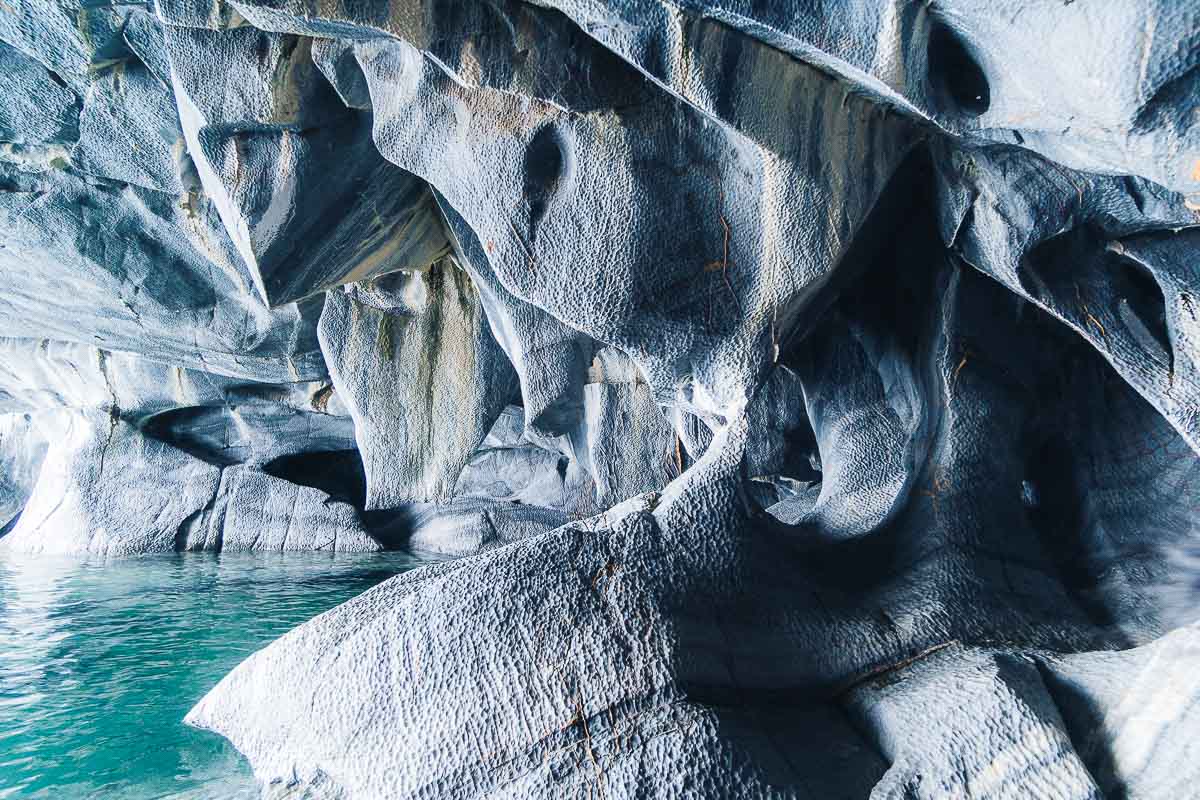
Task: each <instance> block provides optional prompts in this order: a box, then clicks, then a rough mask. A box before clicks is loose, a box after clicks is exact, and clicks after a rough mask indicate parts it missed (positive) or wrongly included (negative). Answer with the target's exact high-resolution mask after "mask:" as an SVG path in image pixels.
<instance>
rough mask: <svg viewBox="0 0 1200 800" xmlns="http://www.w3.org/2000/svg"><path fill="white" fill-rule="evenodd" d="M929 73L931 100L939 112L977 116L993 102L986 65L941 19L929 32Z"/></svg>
mask: <svg viewBox="0 0 1200 800" xmlns="http://www.w3.org/2000/svg"><path fill="white" fill-rule="evenodd" d="M928 76H929V89H930V99H931V100H932V102H933V105H934V110H935V111H937V112H939V113H944V114H950V115H954V116H968V117H978V116H980V115H981V114H983V113H984V112H986V111H987V110H988V108H989V107H990V106H991V104H992V93H991V87H990V86H989V85H988V80H987V76H986V75H985V74H984V72H983V68H982V67H980V66H979V63H978V62H977V61H976V60H975V58H974V57H973V56H972V55H971V53H970V51H969V50H968V49H967V46H966V44H965V43H964V42H963V41H962V39H961V38H960V37H959V36H958V35H957V34H956V33H955V32H954V31H952V30H951V29H950V28H948V27H947V26H946V25H944V24H942V23H940V22H935V23H934V24H933V28H932V29H931V30H930V32H929V73H928Z"/></svg>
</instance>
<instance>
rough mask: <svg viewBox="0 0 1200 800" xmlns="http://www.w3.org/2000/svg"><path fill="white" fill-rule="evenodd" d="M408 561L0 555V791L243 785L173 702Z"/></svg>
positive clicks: (394, 557) (165, 791) (237, 789)
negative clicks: (188, 723) (184, 723)
mask: <svg viewBox="0 0 1200 800" xmlns="http://www.w3.org/2000/svg"><path fill="white" fill-rule="evenodd" d="M419 563H420V562H419V561H418V560H417V559H416V558H415V557H413V556H411V555H407V554H402V553H387V554H361V555H359V554H295V553H289V554H286V555H278V554H270V555H243V554H237V555H209V554H198V553H197V554H183V555H178V556H153V557H146V558H139V559H125V560H113V561H107V562H105V561H96V560H91V561H81V560H67V559H55V558H30V557H20V556H16V555H13V554H2V555H0V798H39V797H45V798H55V799H56V800H58V799H59V798H66V799H70V798H90V797H104V798H110V797H115V798H129V799H130V800H141V799H142V798H174V799H175V800H182V798H196V800H223V799H224V798H251V797H257V796H258V792H257V789H256V787H255V786H254V784H253V781H252V779H251V776H250V771H249V768H248V767H247V766H246V764H245V763H244V762H243V761H242V760H241V758H240V756H238V754H237V752H236V751H234V750H233V749H232V748H231V747H230V746H229V745H228V744H227V743H226V742H225V740H224V739H221V738H220V737H217V736H215V735H213V734H210V733H205V732H203V731H197V730H193V729H191V728H188V727H187V726H185V725H183V724H182V722H181V720H182V719H183V717H184V715H185V714H186V713H187V712H188V710H189V709H190V708H191V707H192V705H193V704H194V703H195V702H196V701H197V700H199V699H200V698H201V697H202V696H203V695H204V693H205V692H207V691H208V690H209V689H210V688H212V686H213V685H214V684H216V682H217V681H219V680H220V679H221V678H222V677H223V676H224V675H225V673H227V672H228V671H229V670H230V669H232V668H233V667H234V666H235V665H237V664H238V662H240V661H241V660H242V659H243V658H245V657H246V656H247V655H249V654H250V653H252V652H253V651H255V650H257V649H259V648H260V647H262V646H264V645H266V644H267V643H269V642H270V641H271V640H273V639H275V638H276V637H278V636H279V635H280V634H282V633H284V632H285V631H287V630H288V629H289V628H292V627H294V626H295V625H297V624H299V623H301V622H303V621H305V620H307V619H309V618H310V617H313V616H315V615H317V614H319V613H321V612H322V611H325V610H327V609H329V608H332V607H333V606H335V605H337V604H338V603H341V602H343V601H344V600H348V599H350V598H351V597H353V596H354V595H357V594H359V593H361V592H363V591H365V590H366V589H368V588H370V587H371V586H373V585H375V584H376V583H379V582H380V581H382V580H385V579H386V578H389V577H391V576H392V575H395V574H397V573H399V572H404V571H406V570H408V569H411V568H413V567H415V566H418V565H419Z"/></svg>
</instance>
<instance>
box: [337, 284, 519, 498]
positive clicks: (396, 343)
mask: <svg viewBox="0 0 1200 800" xmlns="http://www.w3.org/2000/svg"><path fill="white" fill-rule="evenodd" d="M381 283H386V285H387V289H386V291H382V292H380V291H379V290H376V293H377V294H382V295H383V296H384V298H383V299H386V297H390V298H392V299H393V307H392V308H390V309H386V310H380V309H379V308H376V307H374V305H380V304H382V303H381V302H380V299H374V300H373V299H372V298H371V296H365V297H364V299H366V300H367V301H368V302H363V301H362V300H360V299H358V298H359V297H360V296H363V295H361V294H355V293H348V292H343V291H334V292H331V293H330V294H329V295H328V297H327V298H326V301H325V310H324V312H323V313H322V316H321V322H320V330H319V335H320V339H321V345H322V349H323V350H324V352H325V357H326V360H327V362H328V364H329V369H330V374H331V376H332V379H333V385H334V386H335V387H336V389H337V391H338V394H339V395H340V396H341V397H342V399H343V402H345V403H346V405H347V407H348V409H349V411H350V414H351V416H352V417H353V419H354V424H355V436H356V438H357V440H358V447H359V451H360V452H361V453H362V455H363V464H364V467H365V469H366V474H367V501H366V502H367V505H366V507H367V508H368V509H377V508H392V507H395V506H398V505H400V504H402V503H411V502H429V501H437V502H444V501H447V500H449V499H450V497H451V495H452V492H453V490H454V484H455V482H456V481H457V480H458V476H459V473H461V472H462V470H463V467H464V466H465V465H466V463H467V460H468V459H469V458H470V456H471V453H472V452H473V451H474V450H475V448H476V447H477V446H478V445H479V444H480V442H481V441H482V440H483V438H484V436H485V435H486V434H487V432H488V430H489V429H490V428H491V426H492V423H493V422H494V421H495V420H496V417H497V416H499V414H500V412H501V411H502V410H503V409H504V407H505V406H506V405H507V404H508V401H509V399H510V398H511V397H512V395H513V392H514V390H515V386H514V381H513V378H512V369H511V367H510V366H509V363H508V361H507V359H505V357H504V354H503V352H502V351H501V350H500V348H499V346H498V345H497V344H496V341H495V339H493V338H492V334H491V331H490V330H489V329H488V326H487V322H486V320H485V318H484V312H483V307H482V304H481V301H480V297H479V292H478V291H476V289H475V287H474V285H473V284H472V283H471V280H470V278H468V277H467V275H466V273H464V272H463V271H462V270H460V269H458V268H457V267H456V266H455V265H454V263H453V261H449V260H447V261H442V262H439V263H438V264H435V265H434V266H433V267H431V268H430V269H429V270H428V271H427V272H418V273H413V274H404V275H401V276H393V277H392V278H390V279H386V281H384V282H381ZM368 303H373V304H374V305H370V304H368Z"/></svg>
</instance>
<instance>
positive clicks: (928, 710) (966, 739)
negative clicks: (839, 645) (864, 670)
mask: <svg viewBox="0 0 1200 800" xmlns="http://www.w3.org/2000/svg"><path fill="white" fill-rule="evenodd" d="M846 702H847V705H848V707H849V708H850V709H851V713H852V714H853V715H854V716H855V717H856V718H857V719H858V721H859V725H860V727H862V728H864V729H868V730H872V731H875V735H876V737H877V741H878V745H879V749H880V751H881V752H882V753H883V755H884V757H885V758H886V759H887V760H888V761H889V762H891V766H890V767H889V768H888V771H887V774H886V775H884V776H883V779H882V780H881V781H880V783H879V784H878V785H877V786H876V787H875V789H874V790H873V791H872V792H871V797H872V798H881V800H891V799H892V798H894V799H895V800H901V798H904V799H905V800H926V799H928V800H933V798H947V799H948V798H952V797H979V798H997V799H998V798H1014V800H1015V798H1021V797H1056V798H1063V799H1064V800H1100V798H1101V797H1103V796H1104V795H1102V794H1101V792H1100V790H1099V789H1098V788H1097V787H1096V784H1095V782H1094V781H1093V780H1092V776H1091V775H1090V774H1089V773H1088V770H1087V768H1086V767H1085V766H1084V764H1083V762H1082V761H1081V760H1080V758H1079V754H1078V753H1076V752H1075V748H1074V747H1073V746H1072V743H1071V737H1070V736H1069V735H1068V733H1067V730H1066V726H1065V724H1064V723H1063V720H1062V718H1061V717H1060V716H1059V713H1058V709H1057V708H1056V707H1055V705H1054V701H1053V700H1052V699H1051V697H1050V695H1049V694H1048V693H1047V691H1046V687H1045V686H1044V685H1043V684H1042V680H1041V677H1040V676H1039V674H1038V670H1037V667H1035V666H1034V664H1033V663H1032V662H1031V661H1029V660H1023V659H1020V658H1016V657H1012V656H1009V655H1005V654H994V653H987V652H978V651H969V650H962V649H960V648H958V647H955V646H950V647H946V648H943V649H941V650H940V651H938V652H936V653H934V654H932V655H928V656H926V657H924V658H921V659H919V660H918V661H916V662H915V663H913V664H911V665H905V666H901V667H899V668H898V669H897V670H896V671H894V672H887V673H884V674H882V675H880V676H878V677H875V678H872V679H871V680H869V681H867V682H866V683H864V684H863V685H861V686H859V687H857V688H855V689H854V690H853V691H852V693H851V694H850V696H849V698H848V699H847V701H846Z"/></svg>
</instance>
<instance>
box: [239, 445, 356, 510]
mask: <svg viewBox="0 0 1200 800" xmlns="http://www.w3.org/2000/svg"><path fill="white" fill-rule="evenodd" d="M262 470H263V472H265V473H267V474H268V475H273V476H275V477H276V478H282V479H283V480H285V481H288V482H290V483H294V484H297V485H299V486H311V487H312V488H314V489H320V490H321V491H322V492H325V493H326V494H328V495H329V496H330V497H331V498H333V499H335V500H342V501H344V502H346V503H350V504H351V505H353V506H355V507H356V508H362V507H363V506H364V505H366V502H367V474H366V471H365V470H364V469H363V463H362V458H361V457H360V456H359V453H358V451H357V450H323V451H315V452H307V453H294V454H292V455H286V456H279V457H278V458H275V459H273V460H271V461H268V462H267V463H266V464H263V466H262Z"/></svg>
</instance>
